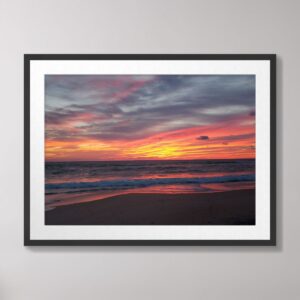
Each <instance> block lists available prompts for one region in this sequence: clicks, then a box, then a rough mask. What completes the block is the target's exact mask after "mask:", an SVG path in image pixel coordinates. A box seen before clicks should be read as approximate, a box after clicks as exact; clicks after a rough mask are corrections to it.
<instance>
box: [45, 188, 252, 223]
mask: <svg viewBox="0 0 300 300" xmlns="http://www.w3.org/2000/svg"><path fill="white" fill-rule="evenodd" d="M45 224H46V225H255V189H244V190H233V191H225V192H213V193H181V194H162V193H131V194H122V195H117V196H112V197H108V198H105V199H101V200H95V201H91V202H85V203H78V204H70V205H66V206H58V207H56V208H55V209H53V210H49V211H46V212H45Z"/></svg>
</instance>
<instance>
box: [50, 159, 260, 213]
mask: <svg viewBox="0 0 300 300" xmlns="http://www.w3.org/2000/svg"><path fill="white" fill-rule="evenodd" d="M254 174H255V160H252V159H247V160H205V161H203V160H201V161H133V162H128V161H126V162H61V163H46V178H45V182H46V184H45V202H46V209H49V208H53V207H56V206H60V205H67V204H73V203H79V202H87V201H94V200H101V199H105V198H108V197H111V196H116V195H120V194H128V193H174V194H175V193H177V194H178V193H209V192H221V191H229V190H236V189H247V188H255V181H254V180H255V177H254Z"/></svg>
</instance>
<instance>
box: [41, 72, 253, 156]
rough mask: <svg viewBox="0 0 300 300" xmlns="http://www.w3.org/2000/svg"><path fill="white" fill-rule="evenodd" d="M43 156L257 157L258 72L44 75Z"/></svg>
mask: <svg viewBox="0 0 300 300" xmlns="http://www.w3.org/2000/svg"><path fill="white" fill-rule="evenodd" d="M45 118H46V149H45V151H46V160H47V161H96V160H137V159H138V160H147V159H219V158H220V159H222V158H254V157H255V76H254V75H220V76H212V75H193V76H192V75H179V76H177V75H154V76H152V75H123V76H119V75H108V76H106V75H46V76H45Z"/></svg>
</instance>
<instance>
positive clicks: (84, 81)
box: [24, 54, 276, 245]
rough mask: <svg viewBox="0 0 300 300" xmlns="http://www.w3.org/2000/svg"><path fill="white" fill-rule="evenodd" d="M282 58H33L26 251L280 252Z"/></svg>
mask: <svg viewBox="0 0 300 300" xmlns="http://www.w3.org/2000/svg"><path fill="white" fill-rule="evenodd" d="M275 85H276V56H275V55H274V54H249V55H248V54H247V55H246V54H238V55H236V54H232V55H226V54H224V55H220V54H215V55H182V54H180V55H167V54H162V55H144V54H142V55H136V54H130V55H94V54H86V55H84V54H83V55H81V54H80V55H74V54H70V55H67V54H50V55H46V54H26V55H25V57H24V87H25V184H24V186H25V206H24V208H25V209H24V223H25V224H24V243H25V245H275V244H276V209H275V201H276V200H275V198H276V195H275V192H276V165H275V164H276V140H275V139H276V128H275V126H276V86H275Z"/></svg>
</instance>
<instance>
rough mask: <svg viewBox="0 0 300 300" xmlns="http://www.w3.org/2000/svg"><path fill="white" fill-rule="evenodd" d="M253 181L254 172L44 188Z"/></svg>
mask: <svg viewBox="0 0 300 300" xmlns="http://www.w3.org/2000/svg"><path fill="white" fill-rule="evenodd" d="M245 181H255V175H254V174H246V175H226V176H215V177H192V178H147V179H126V180H125V179H123V180H121V179H119V180H107V181H94V182H64V183H48V184H46V185H45V188H46V190H54V189H55V190H57V189H85V188H87V189H89V188H98V189H111V190H118V189H132V188H142V187H149V186H155V185H170V184H201V183H225V182H245Z"/></svg>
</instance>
